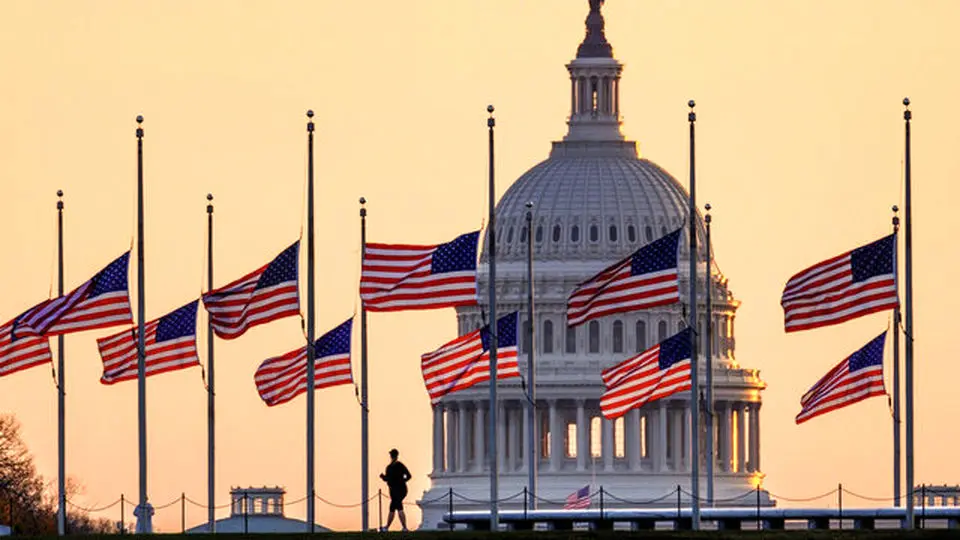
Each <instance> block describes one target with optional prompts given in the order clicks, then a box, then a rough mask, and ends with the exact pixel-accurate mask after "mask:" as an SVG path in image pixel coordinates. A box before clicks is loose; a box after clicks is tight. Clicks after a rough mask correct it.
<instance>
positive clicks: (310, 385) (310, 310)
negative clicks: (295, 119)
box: [307, 110, 316, 533]
mask: <svg viewBox="0 0 960 540" xmlns="http://www.w3.org/2000/svg"><path fill="white" fill-rule="evenodd" d="M307 118H308V119H309V120H308V121H307V523H308V524H309V528H308V531H309V532H311V533H312V532H314V524H315V523H316V516H315V514H314V503H315V502H316V500H315V499H314V495H315V491H314V488H313V480H314V469H313V467H314V454H313V436H314V431H313V430H314V412H315V411H314V408H315V407H314V385H315V384H316V373H315V368H316V366H314V362H315V361H316V360H315V359H316V350H315V349H314V348H313V346H314V343H313V342H314V330H313V327H314V303H313V300H314V298H313V295H314V290H313V265H314V260H313V127H314V126H313V111H312V110H310V111H307Z"/></svg>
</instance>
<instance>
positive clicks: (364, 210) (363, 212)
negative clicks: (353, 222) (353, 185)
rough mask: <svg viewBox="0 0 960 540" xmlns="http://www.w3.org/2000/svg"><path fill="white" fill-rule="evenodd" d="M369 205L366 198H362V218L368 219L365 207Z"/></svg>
mask: <svg viewBox="0 0 960 540" xmlns="http://www.w3.org/2000/svg"><path fill="white" fill-rule="evenodd" d="M366 204H367V198H366V197H360V217H367V207H366V206H364V205H366Z"/></svg>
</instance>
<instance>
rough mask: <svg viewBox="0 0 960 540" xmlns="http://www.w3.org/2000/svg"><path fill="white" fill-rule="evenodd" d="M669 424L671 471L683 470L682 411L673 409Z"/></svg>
mask: <svg viewBox="0 0 960 540" xmlns="http://www.w3.org/2000/svg"><path fill="white" fill-rule="evenodd" d="M670 422H671V425H672V426H673V430H672V431H673V432H672V433H671V435H672V437H671V438H672V439H673V440H671V441H670V449H671V451H672V452H673V460H672V461H673V470H675V471H680V470H683V410H681V409H677V408H673V409H671V411H670Z"/></svg>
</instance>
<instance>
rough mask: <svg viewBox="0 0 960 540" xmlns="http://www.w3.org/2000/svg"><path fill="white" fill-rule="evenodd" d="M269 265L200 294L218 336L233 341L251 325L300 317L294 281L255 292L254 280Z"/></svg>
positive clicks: (298, 300)
mask: <svg viewBox="0 0 960 540" xmlns="http://www.w3.org/2000/svg"><path fill="white" fill-rule="evenodd" d="M268 266H270V264H266V265H264V266H263V267H261V268H259V269H258V270H255V271H254V272H251V273H249V274H247V275H245V276H243V277H242V278H240V279H238V280H236V281H233V282H231V283H229V284H227V285H225V286H223V287H221V288H219V289H216V290H213V291H210V292H208V293H206V294H204V295H203V305H204V307H205V308H206V309H207V312H208V313H209V314H210V322H211V324H212V325H213V331H214V333H215V334H217V336H218V337H220V338H222V339H235V338H238V337H240V336H242V335H243V334H244V332H246V331H247V330H248V329H250V328H252V327H254V326H257V325H260V324H266V323H268V322H271V321H275V320H277V319H282V318H284V317H292V316H295V315H300V297H299V294H298V287H297V280H296V279H293V280H290V281H284V282H281V283H278V284H276V285H272V286H270V287H265V288H263V289H257V281H258V280H259V279H260V276H261V275H262V274H263V272H264V271H266V269H267V267H268Z"/></svg>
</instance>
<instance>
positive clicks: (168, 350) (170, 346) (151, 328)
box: [97, 319, 200, 384]
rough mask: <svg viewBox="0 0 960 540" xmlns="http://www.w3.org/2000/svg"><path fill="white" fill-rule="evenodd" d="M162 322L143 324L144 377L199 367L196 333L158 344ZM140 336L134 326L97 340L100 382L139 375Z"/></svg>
mask: <svg viewBox="0 0 960 540" xmlns="http://www.w3.org/2000/svg"><path fill="white" fill-rule="evenodd" d="M159 324H160V319H157V320H154V321H150V322H148V323H146V324H145V325H144V327H143V335H144V363H145V371H144V374H145V376H147V377H149V376H151V375H159V374H160V373H166V372H168V371H176V370H178V369H187V368H191V367H193V366H199V365H200V359H199V358H198V357H197V336H196V334H194V335H192V336H186V337H182V338H178V339H171V340H167V341H163V342H160V343H157V326H158V325H159ZM137 338H138V335H137V329H136V328H131V329H129V330H124V331H123V332H120V333H119V334H114V335H112V336H109V337H105V338H100V339H98V340H97V348H98V349H99V350H100V358H101V359H102V360H103V375H102V376H101V377H100V383H101V384H114V383H118V382H121V381H130V380H134V379H136V378H137V375H138V372H137Z"/></svg>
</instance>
